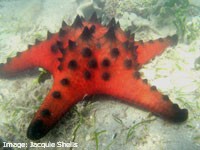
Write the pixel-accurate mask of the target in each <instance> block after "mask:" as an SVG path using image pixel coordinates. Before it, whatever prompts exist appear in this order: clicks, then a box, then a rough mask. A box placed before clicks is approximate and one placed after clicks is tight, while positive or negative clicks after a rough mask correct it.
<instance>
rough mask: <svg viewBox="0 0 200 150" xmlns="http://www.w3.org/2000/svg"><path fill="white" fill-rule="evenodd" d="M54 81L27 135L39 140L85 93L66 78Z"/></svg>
mask: <svg viewBox="0 0 200 150" xmlns="http://www.w3.org/2000/svg"><path fill="white" fill-rule="evenodd" d="M55 80H56V81H54V84H53V87H52V89H51V90H50V91H49V93H48V95H47V96H46V98H45V100H44V101H43V103H42V104H41V106H40V108H39V109H38V111H37V112H36V113H35V115H34V118H33V119H32V121H31V123H30V125H29V127H28V131H27V137H28V138H30V139H32V140H37V139H40V138H42V137H43V136H45V135H46V134H47V133H48V131H49V130H50V129H51V128H52V127H53V126H54V125H55V124H56V123H57V122H58V120H60V118H61V117H62V116H63V115H64V114H65V113H66V112H68V111H69V109H70V108H71V107H73V106H74V105H75V104H76V103H77V102H78V101H79V100H82V98H83V97H84V93H83V92H81V91H77V88H75V87H73V85H71V86H69V84H71V83H69V81H68V80H67V79H65V78H63V79H62V80H57V78H56V79H55Z"/></svg>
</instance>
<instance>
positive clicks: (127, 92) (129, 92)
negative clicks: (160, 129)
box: [102, 72, 188, 122]
mask: <svg viewBox="0 0 200 150" xmlns="http://www.w3.org/2000/svg"><path fill="white" fill-rule="evenodd" d="M122 76H123V79H121V80H119V78H120V77H122ZM110 82H112V84H109V85H106V83H104V84H103V85H104V89H103V90H102V91H103V93H106V94H108V95H112V96H114V97H116V98H118V99H120V100H122V101H124V102H127V103H129V104H134V105H136V106H139V107H140V108H143V109H145V110H147V111H150V112H152V113H154V114H156V115H159V116H160V117H163V118H165V119H168V120H170V121H172V122H182V121H185V120H186V119H187V117H188V112H187V110H186V109H180V108H179V106H178V105H177V104H173V103H172V102H171V101H170V99H169V98H168V96H166V95H162V94H161V93H160V92H159V91H158V90H157V89H156V87H155V86H150V85H148V83H147V80H142V79H140V78H139V73H138V72H135V73H133V74H132V73H130V72H123V74H120V75H119V76H118V77H117V76H116V77H115V76H113V77H112V78H111V79H110Z"/></svg>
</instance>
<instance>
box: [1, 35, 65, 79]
mask: <svg viewBox="0 0 200 150" xmlns="http://www.w3.org/2000/svg"><path fill="white" fill-rule="evenodd" d="M49 34H50V33H49ZM49 34H48V35H49ZM49 36H50V35H49ZM57 36H58V35H57V34H55V35H51V38H50V37H49V38H50V39H47V40H46V41H43V42H39V41H37V42H36V45H34V46H29V48H28V50H26V51H24V52H19V53H17V56H16V57H14V58H11V59H10V58H9V59H8V60H7V63H6V64H0V76H5V77H9V76H14V75H15V74H16V73H18V72H21V71H24V70H27V69H32V68H35V67H42V68H44V69H46V70H48V71H49V72H51V73H52V72H53V68H57V66H58V65H59V61H58V60H57V59H58V58H60V57H62V54H61V52H60V51H59V48H58V44H57V43H56V42H57Z"/></svg>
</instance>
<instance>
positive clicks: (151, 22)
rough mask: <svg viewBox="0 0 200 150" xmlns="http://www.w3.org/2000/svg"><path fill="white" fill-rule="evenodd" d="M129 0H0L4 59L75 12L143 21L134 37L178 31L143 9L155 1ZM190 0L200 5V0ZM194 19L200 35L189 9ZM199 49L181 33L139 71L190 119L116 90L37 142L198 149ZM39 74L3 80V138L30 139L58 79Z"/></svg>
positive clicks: (0, 57)
mask: <svg viewBox="0 0 200 150" xmlns="http://www.w3.org/2000/svg"><path fill="white" fill-rule="evenodd" d="M129 1H130V0H125V1H123V2H122V1H120V0H112V1H109V2H108V1H106V0H102V1H101V3H100V2H99V1H97V0H96V1H93V2H90V1H87V0H85V1H75V0H30V1H27V0H15V1H14V0H1V1H0V63H5V62H6V58H7V57H13V56H15V55H16V53H17V52H20V51H23V50H25V49H27V45H28V44H33V43H34V41H35V39H36V38H39V39H43V40H44V39H45V38H46V33H47V31H48V30H49V31H51V32H54V33H55V32H57V31H58V30H59V28H60V26H61V22H62V20H65V21H66V22H67V23H68V24H71V23H72V22H73V19H74V18H75V16H76V14H77V13H79V14H81V15H84V14H85V15H89V14H91V12H92V11H93V10H96V11H97V12H98V14H99V15H102V16H103V17H104V22H106V19H105V18H111V17H114V16H115V17H117V19H118V20H119V21H120V23H121V26H122V28H124V29H125V28H128V27H129V28H130V29H133V30H134V28H137V29H138V27H140V28H139V30H136V31H135V32H136V40H140V39H143V40H145V41H146V40H150V39H156V38H159V37H165V36H167V35H172V34H174V33H175V32H176V28H175V26H174V25H173V23H171V24H170V21H169V22H168V24H166V25H162V26H158V23H155V19H156V18H154V17H153V16H154V15H152V14H149V16H151V19H149V18H145V17H144V16H140V15H139V13H138V14H137V12H143V9H146V8H147V7H149V8H151V7H152V6H151V5H150V6H145V7H143V6H144V5H143V4H142V2H143V3H145V5H146V1H145V0H143V1H140V2H139V1H137V0H135V1H134V0H133V1H131V2H132V3H131V4H133V7H134V6H135V7H136V8H138V9H137V11H134V9H131V4H130V3H129ZM154 1H155V0H154ZM152 2H153V1H152ZM190 2H191V3H192V5H196V6H198V7H197V8H199V6H200V4H199V3H200V2H199V1H198V0H197V1H195V0H193V1H190ZM112 3H113V4H112ZM117 3H118V4H121V3H124V4H125V5H123V9H124V8H125V10H127V11H124V10H123V13H122V12H119V11H120V8H117V7H118V5H117V6H115V5H114V4H117ZM149 3H150V2H149ZM104 4H106V5H104ZM120 6H122V5H120ZM139 6H140V7H141V8H139ZM126 7H127V9H126ZM153 8H154V7H152V9H153ZM115 10H117V11H115ZM199 12H200V11H199ZM118 14H121V15H118ZM147 16H148V15H147ZM188 18H189V19H188V20H187V22H186V23H187V26H190V24H195V22H196V24H195V25H196V26H197V27H196V28H195V29H196V31H195V33H197V35H198V33H199V32H200V24H198V22H200V16H199V14H197V13H194V14H191V16H189V17H188ZM166 19H167V18H166ZM107 20H108V19H107ZM163 20H165V19H164V18H163ZM165 21H166V20H165ZM134 26H135V27H134ZM187 32H189V31H187ZM188 34H189V33H188ZM199 35H200V33H199ZM199 56H200V38H199V36H198V37H195V38H194V39H193V40H191V41H190V42H188V41H187V40H180V41H179V43H178V45H177V46H175V47H173V48H168V49H167V50H166V51H165V52H164V53H163V54H162V55H161V56H160V57H156V58H155V59H154V60H153V61H151V62H150V63H149V64H147V65H145V66H144V67H143V69H141V70H140V72H141V73H142V74H143V76H142V78H144V79H145V78H147V79H148V82H149V83H150V84H151V85H156V86H157V88H158V89H159V90H160V91H161V92H163V93H164V94H168V95H169V97H170V99H172V101H173V102H175V103H178V104H179V105H180V107H181V108H183V107H184V108H187V109H188V111H189V118H188V120H187V121H186V122H184V123H182V124H173V123H169V122H167V121H165V120H163V119H161V118H158V117H156V116H154V115H151V114H150V113H149V112H146V111H143V110H140V109H138V108H136V107H132V106H130V105H126V104H123V103H120V102H118V101H115V100H116V99H113V98H111V97H106V96H96V97H93V98H91V99H90V102H89V104H87V105H86V104H85V103H79V104H77V109H76V110H77V111H72V112H71V113H70V115H66V116H65V117H64V118H63V119H62V120H61V121H60V122H59V123H58V124H57V125H56V127H55V128H54V129H53V130H51V131H50V132H49V133H48V134H47V135H46V136H45V137H44V138H42V139H41V140H38V141H35V142H39V143H48V142H49V141H50V142H52V143H56V142H57V141H63V142H70V141H74V142H77V143H78V148H73V149H74V150H75V149H78V150H95V149H99V150H147V149H148V150H198V149H200V80H199V79H200V70H199V68H195V67H194V62H195V60H196V59H197V58H198V57H199ZM197 64H200V62H197ZM37 79H38V74H34V75H30V74H23V76H20V77H16V78H13V79H0V142H2V141H6V142H15V143H22V142H24V143H28V144H29V143H30V142H31V140H29V139H27V137H26V130H27V127H28V125H29V123H30V121H31V119H32V117H33V115H34V112H36V110H37V108H38V107H39V106H40V104H41V102H42V100H43V98H44V97H45V95H46V94H47V93H48V90H49V89H50V88H51V84H52V79H48V80H46V81H45V82H44V83H42V84H39V83H38V82H37ZM130 133H131V134H130ZM129 135H130V136H129ZM127 137H128V138H127ZM0 149H1V148H0ZM24 149H43V148H24ZM48 149H55V148H48ZM57 149H66V148H57ZM68 149H69V148H68Z"/></svg>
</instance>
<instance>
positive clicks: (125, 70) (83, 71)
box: [0, 13, 188, 140]
mask: <svg viewBox="0 0 200 150" xmlns="http://www.w3.org/2000/svg"><path fill="white" fill-rule="evenodd" d="M176 43H177V36H176V35H174V36H171V37H167V38H160V39H157V40H154V41H148V42H146V43H143V42H142V41H138V42H137V41H134V36H130V34H129V33H128V32H123V31H122V30H121V28H120V26H119V23H116V22H115V20H114V19H112V20H111V21H110V23H109V24H108V25H107V26H103V25H101V24H100V23H99V20H98V19H97V16H96V13H94V14H93V15H92V17H91V18H90V20H89V22H87V21H85V20H84V19H83V18H80V17H79V16H77V17H76V19H75V21H74V23H73V24H72V25H71V26H68V25H67V24H66V23H64V22H63V24H62V28H61V29H60V31H59V32H58V33H56V34H51V33H50V32H48V36H47V40H46V41H43V42H40V41H37V40H36V45H35V46H29V48H28V50H27V51H24V52H22V53H18V54H17V56H16V57H14V58H12V59H10V60H9V61H8V62H7V63H6V64H1V65H0V76H1V77H8V76H14V75H15V74H16V73H18V72H20V71H23V70H25V69H31V68H34V67H42V68H44V69H46V70H48V71H49V72H50V73H51V74H52V75H53V78H54V83H53V87H52V89H51V90H50V92H49V94H48V95H47V97H46V98H45V100H44V102H43V103H42V105H41V107H40V108H39V110H38V111H37V113H36V114H35V117H34V118H33V120H32V122H31V124H30V126H29V128H28V132H27V136H28V138H30V139H32V140H36V139H40V138H41V137H43V136H44V135H46V133H47V132H48V131H49V130H50V129H51V128H52V127H53V126H54V125H55V124H56V123H57V121H58V120H59V119H60V118H61V117H62V116H63V115H64V114H65V113H66V112H67V111H68V110H69V109H70V108H71V107H72V106H73V105H75V104H76V103H77V102H79V101H80V100H82V99H83V97H84V96H85V95H94V94H106V95H111V96H113V97H116V98H118V99H121V100H122V101H125V102H128V103H130V104H135V105H137V106H140V107H141V108H144V109H146V110H148V111H151V112H153V113H154V114H157V115H159V116H161V117H163V118H166V119H168V120H170V121H173V122H183V121H185V120H186V119H187V117H188V111H187V110H186V109H180V108H179V107H178V105H177V104H173V103H172V102H171V101H170V99H169V98H168V96H166V95H162V94H161V93H160V92H158V91H157V89H156V87H155V86H150V85H148V83H147V80H146V79H145V80H142V79H141V78H140V73H139V72H138V70H139V69H140V68H141V66H142V65H143V64H145V63H147V62H148V61H150V60H151V59H152V58H154V57H155V56H156V55H159V54H161V53H162V52H163V51H164V50H165V48H167V47H168V46H170V45H175V44H176Z"/></svg>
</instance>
